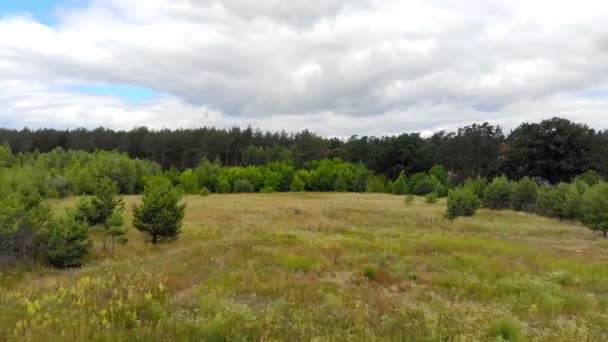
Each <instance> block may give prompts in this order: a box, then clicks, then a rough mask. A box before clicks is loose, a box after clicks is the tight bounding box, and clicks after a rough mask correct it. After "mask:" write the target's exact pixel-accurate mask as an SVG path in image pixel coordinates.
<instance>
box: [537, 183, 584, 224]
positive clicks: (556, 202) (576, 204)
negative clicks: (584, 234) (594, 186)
mask: <svg viewBox="0 0 608 342" xmlns="http://www.w3.org/2000/svg"><path fill="white" fill-rule="evenodd" d="M538 207H539V208H540V209H541V210H543V211H544V213H545V214H546V215H548V216H552V217H557V218H559V219H560V220H576V219H579V218H581V217H582V214H583V213H582V194H581V193H580V192H579V190H578V188H577V187H576V185H574V184H566V183H560V184H558V185H556V186H544V187H542V188H541V189H540V191H539V193H538Z"/></svg>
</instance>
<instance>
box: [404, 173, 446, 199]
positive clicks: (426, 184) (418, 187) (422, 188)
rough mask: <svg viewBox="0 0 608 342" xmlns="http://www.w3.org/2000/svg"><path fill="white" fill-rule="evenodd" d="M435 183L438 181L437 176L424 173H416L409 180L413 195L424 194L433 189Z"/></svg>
mask: <svg viewBox="0 0 608 342" xmlns="http://www.w3.org/2000/svg"><path fill="white" fill-rule="evenodd" d="M437 183H439V181H438V180H437V178H435V177H433V176H428V175H426V174H424V173H417V174H415V175H414V176H413V177H412V178H411V180H410V191H411V193H412V194H414V195H418V196H424V195H426V194H430V193H431V192H433V191H435V186H436V185H437Z"/></svg>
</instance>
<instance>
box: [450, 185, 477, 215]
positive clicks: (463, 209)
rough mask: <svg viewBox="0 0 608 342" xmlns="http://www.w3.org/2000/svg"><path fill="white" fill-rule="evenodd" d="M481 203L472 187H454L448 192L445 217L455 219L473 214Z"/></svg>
mask: <svg viewBox="0 0 608 342" xmlns="http://www.w3.org/2000/svg"><path fill="white" fill-rule="evenodd" d="M480 205H481V200H480V199H479V197H477V195H475V193H474V192H473V190H471V189H470V188H467V187H459V188H456V189H452V190H450V192H449V193H448V198H447V211H446V214H445V217H446V218H448V219H450V220H454V219H455V218H457V217H459V216H473V215H475V212H477V209H479V206H480Z"/></svg>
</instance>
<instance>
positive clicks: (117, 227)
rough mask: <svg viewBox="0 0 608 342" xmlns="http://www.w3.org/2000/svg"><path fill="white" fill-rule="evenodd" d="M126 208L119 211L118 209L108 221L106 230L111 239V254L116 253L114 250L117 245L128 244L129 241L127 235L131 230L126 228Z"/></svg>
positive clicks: (122, 207)
mask: <svg viewBox="0 0 608 342" xmlns="http://www.w3.org/2000/svg"><path fill="white" fill-rule="evenodd" d="M123 216H124V206H121V207H120V208H119V209H118V208H117V209H116V210H114V211H113V212H112V215H111V216H110V218H109V219H108V223H107V226H108V228H107V229H106V235H109V236H110V238H111V241H110V242H111V252H112V253H114V248H115V246H116V244H117V243H119V244H123V245H124V244H126V243H127V241H129V238H128V237H127V233H128V231H129V228H128V227H127V226H125V222H124V217H123Z"/></svg>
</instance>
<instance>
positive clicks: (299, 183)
mask: <svg viewBox="0 0 608 342" xmlns="http://www.w3.org/2000/svg"><path fill="white" fill-rule="evenodd" d="M305 187H306V184H305V183H304V181H303V180H302V179H301V178H300V176H298V175H295V176H294V177H293V181H292V182H291V191H293V192H301V191H304V188H305Z"/></svg>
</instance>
